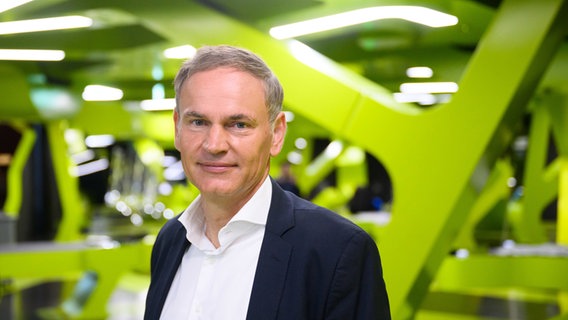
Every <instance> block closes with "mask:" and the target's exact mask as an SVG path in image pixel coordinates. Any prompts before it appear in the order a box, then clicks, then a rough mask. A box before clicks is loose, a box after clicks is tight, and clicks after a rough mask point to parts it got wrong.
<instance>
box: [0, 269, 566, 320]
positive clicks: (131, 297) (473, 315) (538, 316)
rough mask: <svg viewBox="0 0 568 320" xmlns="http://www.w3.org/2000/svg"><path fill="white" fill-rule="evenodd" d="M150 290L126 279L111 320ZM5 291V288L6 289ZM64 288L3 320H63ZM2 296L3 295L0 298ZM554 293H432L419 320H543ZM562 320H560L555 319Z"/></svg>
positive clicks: (136, 318)
mask: <svg viewBox="0 0 568 320" xmlns="http://www.w3.org/2000/svg"><path fill="white" fill-rule="evenodd" d="M147 286H148V278H147V276H140V275H127V276H125V277H124V278H123V279H122V280H121V282H120V283H119V285H118V287H117V289H116V290H115V292H114V293H113V295H112V297H111V299H110V301H109V303H108V305H107V306H106V307H107V311H108V314H109V316H108V318H107V319H108V320H141V319H142V318H143V314H144V300H145V297H146V288H147ZM4 287H5V286H4ZM65 290H66V288H65V287H64V285H62V284H61V283H57V282H49V283H43V284H37V285H31V286H28V287H27V288H26V289H24V290H22V291H21V292H19V293H18V294H9V293H8V294H6V292H4V295H3V297H2V298H1V300H0V319H1V320H36V319H37V320H61V319H67V318H66V317H64V316H62V314H61V312H60V308H59V307H60V306H61V301H60V299H61V297H62V296H64V295H63V294H62V293H63V292H64V291H65ZM0 296H2V295H0ZM555 296H556V294H555V293H554V292H548V293H547V292H544V293H541V294H537V295H532V296H530V297H528V296H524V297H523V300H521V299H520V297H521V296H520V295H519V294H518V293H517V294H515V295H512V294H511V293H507V294H504V293H501V294H500V295H498V294H496V295H487V294H484V295H469V294H456V293H440V292H437V293H430V294H429V295H428V297H427V298H426V299H425V301H424V302H423V305H422V307H421V309H420V311H419V312H418V314H417V315H416V317H415V319H416V320H507V319H514V320H544V319H552V318H554V317H556V316H558V315H559V310H560V308H559V306H558V304H557V302H556V300H555V299H554V298H553V297H555ZM555 319H561V318H555Z"/></svg>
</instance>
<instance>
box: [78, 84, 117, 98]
mask: <svg viewBox="0 0 568 320" xmlns="http://www.w3.org/2000/svg"><path fill="white" fill-rule="evenodd" d="M122 96H123V92H122V90H120V89H117V88H113V87H107V86H102V85H98V84H90V85H88V86H86V87H85V89H84V90H83V94H82V97H83V100H85V101H117V100H120V99H122Z"/></svg>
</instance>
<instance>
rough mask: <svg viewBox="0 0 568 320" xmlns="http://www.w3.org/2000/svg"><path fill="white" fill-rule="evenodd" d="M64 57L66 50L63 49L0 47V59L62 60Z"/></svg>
mask: <svg viewBox="0 0 568 320" xmlns="http://www.w3.org/2000/svg"><path fill="white" fill-rule="evenodd" d="M64 58H65V52H63V51H62V50H19V49H0V60H18V61H61V60H63V59H64Z"/></svg>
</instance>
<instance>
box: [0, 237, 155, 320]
mask: <svg viewBox="0 0 568 320" xmlns="http://www.w3.org/2000/svg"><path fill="white" fill-rule="evenodd" d="M152 243H153V242H152V241H139V242H135V243H128V244H122V245H117V244H113V243H102V242H101V243H91V244H89V243H86V242H81V243H78V242H75V243H65V244H56V243H28V244H17V245H3V246H0V266H2V267H1V273H0V276H1V277H2V278H4V279H41V280H45V279H53V280H65V279H66V278H76V277H77V275H80V274H83V273H85V272H90V273H93V274H95V275H96V285H95V286H93V287H92V291H91V292H90V294H88V296H83V297H69V299H74V298H75V300H79V301H80V303H79V305H77V308H71V309H70V310H68V311H66V314H65V316H64V317H63V318H65V319H106V318H107V316H108V314H107V310H106V307H105V306H106V305H107V302H108V299H109V298H110V296H111V294H112V293H113V291H114V289H115V287H116V284H117V283H118V281H119V280H120V278H121V277H122V276H123V275H125V274H126V273H128V272H149V261H150V254H151V248H152ZM39 261H41V262H39ZM38 263H41V266H42V267H41V268H38ZM144 266H146V268H143V267H144ZM82 294H85V293H82ZM84 299H86V301H85V300H84Z"/></svg>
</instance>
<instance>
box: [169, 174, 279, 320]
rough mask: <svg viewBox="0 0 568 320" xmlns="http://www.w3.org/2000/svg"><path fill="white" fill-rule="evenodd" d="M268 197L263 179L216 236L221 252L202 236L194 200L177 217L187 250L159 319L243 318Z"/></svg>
mask: <svg viewBox="0 0 568 320" xmlns="http://www.w3.org/2000/svg"><path fill="white" fill-rule="evenodd" d="M271 198H272V184H271V182H270V179H269V178H268V177H267V178H266V180H265V181H264V183H263V184H262V185H261V187H260V188H259V189H258V191H257V192H256V193H255V194H254V196H253V197H252V198H251V199H250V200H249V201H248V202H247V203H246V204H245V205H244V206H243V207H242V208H241V210H239V212H237V214H236V215H235V216H234V217H233V218H232V219H231V220H230V221H229V222H228V223H227V225H226V226H224V227H223V228H222V229H221V230H220V231H219V243H220V246H219V248H215V247H214V246H213V244H212V243H211V241H209V239H208V238H207V237H206V236H205V221H204V219H203V212H202V210H201V197H200V196H198V197H197V199H195V201H193V202H192V203H191V204H190V205H189V207H188V208H187V209H186V210H185V211H184V212H183V213H182V215H181V216H180V217H179V221H180V223H182V224H183V225H184V227H185V229H186V230H187V235H186V237H187V239H188V240H189V242H190V243H191V246H190V247H189V249H188V250H187V251H186V253H185V254H184V256H183V259H182V262H181V264H180V266H179V268H178V270H177V273H176V275H175V278H174V280H173V282H172V286H171V287H170V291H169V293H168V296H167V298H166V302H165V304H164V308H163V310H162V314H161V317H160V319H166V320H177V319H188V320H197V319H206V320H227V319H231V320H238V319H243V320H244V319H246V316H247V310H248V304H249V299H250V295H251V291H252V284H253V281H254V275H255V271H256V266H257V263H258V256H259V254H260V247H261V245H262V239H263V237H264V230H265V226H266V219H267V217H268V210H269V208H270V201H271Z"/></svg>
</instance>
